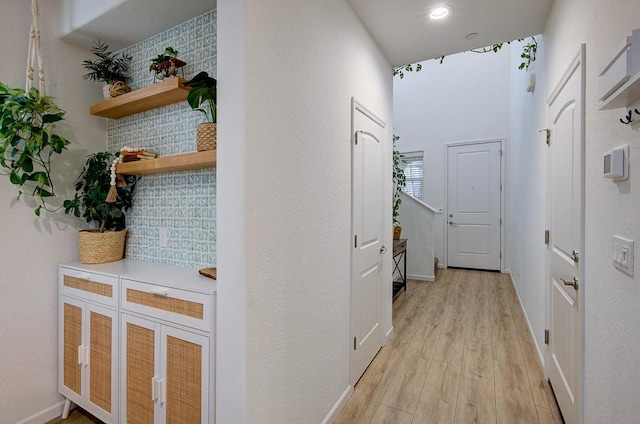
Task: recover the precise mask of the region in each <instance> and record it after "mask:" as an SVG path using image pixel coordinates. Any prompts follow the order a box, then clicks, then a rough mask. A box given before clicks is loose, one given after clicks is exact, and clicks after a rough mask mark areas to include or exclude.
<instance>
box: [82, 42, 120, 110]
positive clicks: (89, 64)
mask: <svg viewBox="0 0 640 424" xmlns="http://www.w3.org/2000/svg"><path fill="white" fill-rule="evenodd" d="M91 53H93V54H94V55H96V56H98V59H96V60H83V61H82V66H84V68H85V69H86V70H87V71H89V72H87V73H86V74H84V75H83V76H82V78H84V79H86V80H91V81H94V82H101V83H103V84H104V85H103V86H102V94H103V96H104V98H105V99H109V98H111V97H116V96H119V95H121V94H124V93H128V92H129V91H131V88H129V86H127V79H129V77H128V76H127V70H128V69H129V62H130V61H131V56H126V55H124V54H122V53H113V52H111V51H109V45H107V44H106V43H104V42H102V41H96V43H95V46H93V47H92V48H91ZM116 83H117V88H116V89H115V90H113V91H112V90H111V88H112V85H114V84H116Z"/></svg>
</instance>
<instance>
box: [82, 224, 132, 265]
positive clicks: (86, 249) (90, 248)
mask: <svg viewBox="0 0 640 424" xmlns="http://www.w3.org/2000/svg"><path fill="white" fill-rule="evenodd" d="M126 236H127V230H121V231H105V232H104V233H101V232H100V230H82V231H78V247H79V250H80V262H82V263H83V264H103V263H106V262H114V261H119V260H120V259H122V258H123V256H124V242H125V239H126Z"/></svg>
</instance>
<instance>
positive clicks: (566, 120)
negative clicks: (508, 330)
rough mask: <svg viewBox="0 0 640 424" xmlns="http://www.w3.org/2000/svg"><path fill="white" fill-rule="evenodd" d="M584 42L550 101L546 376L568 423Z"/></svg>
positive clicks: (574, 394) (574, 348) (574, 346)
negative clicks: (548, 301)
mask: <svg viewBox="0 0 640 424" xmlns="http://www.w3.org/2000/svg"><path fill="white" fill-rule="evenodd" d="M583 55H584V48H583V49H582V50H581V52H580V54H579V55H578V56H577V57H576V59H575V60H574V61H573V63H572V65H571V66H570V67H569V70H568V72H567V73H566V74H565V75H566V76H565V78H563V80H562V81H561V82H560V84H559V85H558V88H557V89H556V90H555V91H554V95H552V97H551V100H550V101H549V120H550V127H549V128H550V131H551V134H550V145H549V173H550V176H549V202H548V205H547V207H548V208H549V211H548V216H549V217H550V223H549V224H550V225H549V236H550V237H549V256H550V269H549V275H548V282H549V300H550V304H549V312H550V314H549V319H550V324H549V332H550V335H549V336H550V337H549V350H548V352H549V355H550V361H549V369H548V371H549V381H550V382H551V386H552V387H553V391H554V393H555V395H556V399H557V401H558V407H559V408H560V410H561V411H562V416H563V417H564V421H565V423H567V424H574V423H578V421H579V400H580V393H579V392H580V369H581V361H582V359H581V358H582V352H581V347H580V328H581V318H580V309H581V304H580V296H579V293H580V290H584V288H583V287H582V285H581V284H582V282H581V281H580V268H579V265H580V259H581V257H580V246H582V244H583V237H584V210H583V193H584V177H583V171H582V169H583V163H584V156H583V137H584V134H583V128H584V127H583V123H584V110H583V105H582V99H583V98H584V97H583V96H584V91H583V90H584V85H583V84H584V83H583V67H584V60H583V57H584V56H583Z"/></svg>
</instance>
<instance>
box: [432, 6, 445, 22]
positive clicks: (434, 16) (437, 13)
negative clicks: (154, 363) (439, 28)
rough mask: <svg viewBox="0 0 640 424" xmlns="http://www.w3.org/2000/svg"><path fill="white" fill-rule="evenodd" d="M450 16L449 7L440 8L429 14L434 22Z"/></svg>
mask: <svg viewBox="0 0 640 424" xmlns="http://www.w3.org/2000/svg"><path fill="white" fill-rule="evenodd" d="M448 14H449V7H447V6H439V7H436V8H435V9H433V10H432V11H431V12H430V13H429V17H430V18H431V19H434V20H438V19H442V18H444V17H445V16H447V15H448Z"/></svg>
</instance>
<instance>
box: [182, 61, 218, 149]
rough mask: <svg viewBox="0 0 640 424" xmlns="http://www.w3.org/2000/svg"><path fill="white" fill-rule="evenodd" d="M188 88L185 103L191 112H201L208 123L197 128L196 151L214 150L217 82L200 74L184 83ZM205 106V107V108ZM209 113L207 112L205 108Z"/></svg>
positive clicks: (204, 74) (202, 73)
mask: <svg viewBox="0 0 640 424" xmlns="http://www.w3.org/2000/svg"><path fill="white" fill-rule="evenodd" d="M184 85H185V87H189V94H187V102H188V103H189V105H190V106H191V108H192V109H193V110H196V111H198V112H202V113H204V114H205V116H207V118H208V121H207V122H203V123H201V124H199V125H198V127H197V147H198V151H199V152H201V151H204V150H213V149H215V148H216V138H217V127H216V95H217V87H216V86H217V81H216V79H215V78H213V77H210V76H209V74H207V73H206V72H204V71H203V72H200V73H199V74H198V75H196V76H195V77H193V78H191V79H190V80H189V81H187V82H185V83H184ZM205 106H206V107H205ZM207 107H208V109H209V111H208V112H207V110H206V108H207Z"/></svg>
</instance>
